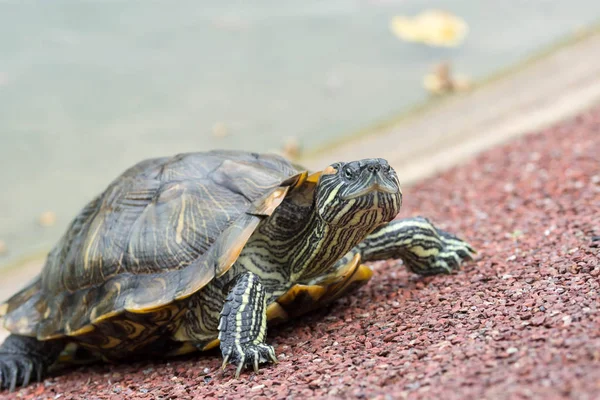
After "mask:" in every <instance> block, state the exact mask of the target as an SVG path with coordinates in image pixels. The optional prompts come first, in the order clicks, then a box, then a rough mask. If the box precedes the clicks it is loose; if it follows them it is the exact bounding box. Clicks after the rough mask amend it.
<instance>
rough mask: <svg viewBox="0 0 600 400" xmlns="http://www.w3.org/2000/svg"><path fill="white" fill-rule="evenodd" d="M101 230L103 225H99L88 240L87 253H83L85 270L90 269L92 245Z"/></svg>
mask: <svg viewBox="0 0 600 400" xmlns="http://www.w3.org/2000/svg"><path fill="white" fill-rule="evenodd" d="M100 228H102V224H100V223H99V224H98V226H97V227H96V229H95V230H94V233H92V236H91V237H90V238H89V239H88V240H87V246H86V248H85V251H84V252H83V268H84V269H86V270H87V269H89V267H90V251H91V250H92V245H93V244H94V242H95V241H96V236H98V232H100Z"/></svg>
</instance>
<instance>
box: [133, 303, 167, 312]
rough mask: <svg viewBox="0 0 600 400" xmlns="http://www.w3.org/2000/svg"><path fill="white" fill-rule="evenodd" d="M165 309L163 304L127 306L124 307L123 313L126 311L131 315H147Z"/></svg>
mask: <svg viewBox="0 0 600 400" xmlns="http://www.w3.org/2000/svg"><path fill="white" fill-rule="evenodd" d="M163 308H165V304H164V302H157V303H154V304H152V303H150V304H143V305H142V304H133V303H131V304H128V305H127V307H125V311H128V312H130V313H133V314H148V313H152V312H156V311H159V310H162V309H163Z"/></svg>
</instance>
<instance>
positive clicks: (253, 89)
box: [0, 0, 600, 265]
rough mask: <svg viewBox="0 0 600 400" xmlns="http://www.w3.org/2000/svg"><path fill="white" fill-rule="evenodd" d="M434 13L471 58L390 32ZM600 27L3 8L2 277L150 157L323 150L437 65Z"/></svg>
mask: <svg viewBox="0 0 600 400" xmlns="http://www.w3.org/2000/svg"><path fill="white" fill-rule="evenodd" d="M432 7H440V8H442V9H445V10H448V11H452V12H454V13H456V14H458V15H460V16H462V17H463V18H464V19H465V20H466V21H467V23H468V24H469V26H470V34H469V36H468V38H467V40H466V42H465V43H464V45H463V46H462V47H461V48H459V49H431V48H427V47H425V46H421V45H418V44H408V43H403V42H401V41H399V40H398V39H397V38H396V37H394V36H393V35H392V34H391V33H390V31H389V28H388V24H389V20H390V18H391V17H392V16H393V15H396V14H414V13H417V12H419V11H421V10H423V9H427V8H432ZM599 16H600V2H598V1H597V0H571V1H568V2H567V1H564V0H504V1H492V0H489V1H482V0H454V1H452V0H438V1H433V0H418V1H417V0H412V1H411V0H405V1H379V2H377V1H371V2H369V1H322V0H321V1H318V0H304V1H282V0H271V1H255V2H243V1H235V2H227V3H225V2H221V1H214V0H211V1H197V0H196V1H178V2H166V1H162V2H159V1H146V0H145V1H134V0H129V1H82V0H78V1H53V2H43V1H39V2H35V1H30V2H17V1H15V2H1V3H0V178H1V182H2V185H3V190H2V195H1V196H0V240H3V241H5V242H6V244H7V246H8V248H9V250H10V251H9V253H8V255H7V256H4V257H0V265H1V264H2V263H6V262H8V261H9V260H11V259H14V258H16V257H19V256H21V255H23V254H26V253H27V252H30V251H32V250H34V249H40V248H46V247H48V246H50V245H51V244H52V243H53V242H54V241H55V240H56V239H57V238H58V236H59V235H60V234H61V233H62V231H63V230H64V227H65V226H66V224H67V223H68V221H69V219H70V218H72V217H73V216H74V215H75V213H77V211H78V210H79V209H80V208H81V207H82V206H83V204H84V203H85V202H86V201H87V200H88V199H90V198H91V197H92V196H93V195H95V194H96V193H97V192H99V191H100V190H102V189H103V188H104V186H105V185H106V184H107V183H108V182H109V181H110V180H111V179H112V178H113V177H114V176H115V175H116V174H118V173H119V172H121V171H122V170H123V169H124V168H126V167H127V166H129V165H131V164H132V163H134V162H136V161H138V160H140V159H143V158H147V157H151V156H157V155H165V154H171V153H176V152H183V151H194V150H204V149H210V148H216V147H227V148H241V149H252V150H259V151H265V150H271V149H276V148H279V147H280V146H281V145H282V143H283V142H284V141H285V138H286V137H290V136H292V137H298V138H299V139H300V142H301V143H302V145H303V146H304V147H315V146H319V145H324V144H325V143H327V142H329V141H331V140H333V139H336V138H339V137H340V136H342V135H344V134H346V133H348V132H351V131H354V130H356V129H359V128H362V127H365V126H368V125H369V124H371V123H373V122H376V121H378V120H380V119H382V118H385V117H389V116H390V115H393V114H396V113H399V112H401V111H403V110H406V109H407V108H408V107H410V106H411V105H414V104H416V103H419V102H422V101H424V100H425V99H426V97H427V94H426V93H425V92H424V90H423V89H422V86H421V85H422V84H421V82H422V76H423V75H424V74H425V73H426V72H427V71H428V70H429V69H430V68H431V67H432V66H433V65H434V64H436V63H438V62H439V61H442V60H450V61H451V62H452V64H453V66H454V67H455V69H456V70H457V71H459V72H461V73H465V74H467V75H469V76H471V77H475V78H481V77H485V76H488V75H489V74H491V73H493V72H495V71H497V70H499V69H501V68H504V67H506V66H508V65H511V64H514V63H515V62H517V61H519V60H522V59H523V58H525V57H526V56H527V55H528V54H530V53H531V52H532V51H534V50H539V49H540V48H542V47H545V46H548V45H549V44H551V43H552V42H554V41H556V40H557V39H558V38H561V37H563V36H565V35H566V34H570V33H573V32H574V31H576V30H577V29H580V28H582V27H584V26H586V25H589V24H592V23H594V22H595V21H596V19H597V18H598V17H599ZM465 117H468V116H465ZM216 123H221V124H224V125H225V126H226V128H227V130H228V132H229V135H228V136H226V137H222V138H217V137H215V136H214V135H213V134H212V133H211V131H212V127H213V126H214V125H215V124H216ZM44 210H53V211H55V212H56V213H57V215H58V223H57V224H56V225H55V226H54V227H52V228H46V229H42V228H40V227H38V226H37V225H36V223H35V219H36V217H37V215H39V214H40V213H41V212H42V211H44Z"/></svg>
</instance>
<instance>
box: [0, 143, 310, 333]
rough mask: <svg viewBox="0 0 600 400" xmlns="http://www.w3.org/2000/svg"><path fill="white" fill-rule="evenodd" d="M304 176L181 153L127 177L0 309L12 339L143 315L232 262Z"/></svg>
mask: <svg viewBox="0 0 600 400" xmlns="http://www.w3.org/2000/svg"><path fill="white" fill-rule="evenodd" d="M306 177H307V174H306V172H303V171H299V170H298V169H297V167H295V166H293V165H292V164H290V163H289V162H288V161H286V160H285V159H283V158H281V157H278V156H274V155H258V154H254V153H245V152H225V151H218V152H208V153H188V154H180V155H177V156H174V157H172V158H156V159H150V160H146V161H142V162H140V163H138V164H137V165H135V166H134V167H132V168H130V169H128V170H127V171H125V172H124V173H123V174H122V175H121V176H119V177H118V178H117V179H116V180H115V181H113V182H112V183H111V184H110V185H109V186H108V188H107V189H106V190H105V191H104V192H103V193H102V194H101V195H100V196H98V197H96V198H95V199H94V200H92V201H91V202H90V203H89V204H88V205H87V206H86V207H85V208H84V209H83V210H82V211H81V212H80V214H79V215H78V216H77V217H76V218H75V219H74V220H73V222H72V223H71V225H70V227H69V228H68V229H67V232H66V233H65V234H64V236H63V237H62V238H61V239H60V241H59V242H58V244H57V245H56V246H55V247H54V248H53V250H52V251H51V252H50V254H49V255H48V259H47V261H46V264H45V266H44V269H43V270H42V272H41V274H40V275H39V276H38V277H37V278H36V279H34V280H33V282H31V283H30V284H29V285H28V286H27V287H26V288H25V289H23V290H22V291H20V292H19V293H17V294H16V295H14V296H13V297H12V298H10V299H9V300H8V301H7V302H6V303H5V304H4V305H3V310H2V311H3V312H2V311H0V315H1V314H5V315H4V326H5V328H6V329H8V330H9V331H11V332H12V333H16V334H20V335H26V336H35V337H37V338H38V339H39V340H48V339H53V338H58V337H62V336H78V335H81V334H84V333H86V332H89V331H90V330H92V329H93V325H92V324H95V323H97V322H100V321H102V320H105V319H107V318H109V317H113V316H115V315H118V314H121V313H123V312H126V311H127V312H130V313H150V312H154V311H156V310H159V309H161V308H164V307H165V306H166V305H168V304H170V303H172V302H173V301H175V300H181V299H184V298H186V297H188V296H190V295H192V294H193V293H195V292H197V291H198V290H200V289H202V288H203V287H204V286H205V285H206V284H207V283H209V282H210V281H211V280H212V279H213V278H215V277H218V276H221V275H222V274H224V273H225V272H226V271H227V270H228V269H229V268H230V267H231V266H232V264H233V263H234V262H235V260H236V259H237V257H238V256H239V254H240V252H241V250H242V248H243V247H244V245H245V244H246V242H247V240H248V238H249V237H250V236H251V234H252V233H253V232H254V230H255V228H256V227H257V225H258V223H259V222H260V220H261V219H262V218H264V216H268V215H270V214H271V213H272V212H273V210H274V209H275V208H276V207H277V206H278V205H279V204H280V203H281V202H282V201H283V199H284V197H285V195H286V194H287V191H288V190H289V188H290V187H291V186H294V185H299V184H301V183H302V182H304V181H305V180H306Z"/></svg>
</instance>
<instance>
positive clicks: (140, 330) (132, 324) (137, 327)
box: [113, 321, 146, 339]
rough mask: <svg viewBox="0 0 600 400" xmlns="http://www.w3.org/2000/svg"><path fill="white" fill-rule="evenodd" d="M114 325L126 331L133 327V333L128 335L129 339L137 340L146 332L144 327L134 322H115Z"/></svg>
mask: <svg viewBox="0 0 600 400" xmlns="http://www.w3.org/2000/svg"><path fill="white" fill-rule="evenodd" d="M113 324H115V325H119V326H122V327H123V328H124V329H125V330H127V328H128V327H133V332H131V333H128V334H127V337H128V338H129V339H135V338H136V337H138V336H140V335H141V334H142V333H143V332H144V331H145V330H146V327H145V326H144V325H142V324H138V323H137V322H133V321H114V322H113Z"/></svg>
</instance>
